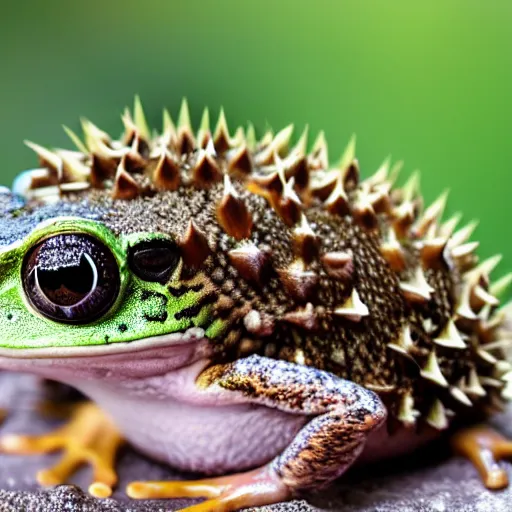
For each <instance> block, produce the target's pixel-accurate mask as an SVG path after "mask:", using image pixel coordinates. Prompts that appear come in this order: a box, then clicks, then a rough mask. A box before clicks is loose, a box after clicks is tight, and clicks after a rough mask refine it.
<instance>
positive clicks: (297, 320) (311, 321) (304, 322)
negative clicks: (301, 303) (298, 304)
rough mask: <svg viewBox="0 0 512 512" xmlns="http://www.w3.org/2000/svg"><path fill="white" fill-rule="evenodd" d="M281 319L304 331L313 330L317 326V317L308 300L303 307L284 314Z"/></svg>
mask: <svg viewBox="0 0 512 512" xmlns="http://www.w3.org/2000/svg"><path fill="white" fill-rule="evenodd" d="M281 320H282V321H283V322H286V323H289V324H292V325H294V326H296V327H301V328H302V329H304V330H306V331H314V330H315V329H316V328H317V318H316V314H315V310H314V308H313V305H312V304H311V302H308V303H307V304H306V307H305V308H303V309H298V310H296V311H290V312H289V313H286V314H284V315H283V316H282V317H281Z"/></svg>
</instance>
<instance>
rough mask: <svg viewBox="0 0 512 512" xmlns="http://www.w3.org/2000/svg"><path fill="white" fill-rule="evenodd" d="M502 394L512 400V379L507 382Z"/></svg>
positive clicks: (506, 398)
mask: <svg viewBox="0 0 512 512" xmlns="http://www.w3.org/2000/svg"><path fill="white" fill-rule="evenodd" d="M501 396H502V397H503V398H504V399H505V400H507V401H509V402H510V401H512V381H507V382H506V384H505V387H504V388H503V390H502V392H501Z"/></svg>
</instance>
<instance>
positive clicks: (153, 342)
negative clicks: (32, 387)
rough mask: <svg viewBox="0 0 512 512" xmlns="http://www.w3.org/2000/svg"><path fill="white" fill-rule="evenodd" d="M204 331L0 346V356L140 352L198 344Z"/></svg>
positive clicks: (90, 354)
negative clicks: (94, 341) (79, 343)
mask: <svg viewBox="0 0 512 512" xmlns="http://www.w3.org/2000/svg"><path fill="white" fill-rule="evenodd" d="M205 339H206V338H205V332H204V329H202V328H201V327H190V328H189V329H186V330H185V331H181V332H173V333H169V334H161V335H159V336H151V337H148V338H140V339H136V340H132V341H122V342H121V341H120V342H117V343H111V344H105V345H89V346H79V347H71V346H67V347H59V346H55V347H43V348H34V347H32V348H21V349H15V348H0V357H5V358H7V359H64V358H78V357H94V356H106V355H110V354H126V353H130V352H140V351H144V350H148V349H152V348H164V347H168V346H179V345H189V344H193V343H196V344H199V343H200V342H201V341H204V340H205Z"/></svg>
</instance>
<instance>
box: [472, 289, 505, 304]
mask: <svg viewBox="0 0 512 512" xmlns="http://www.w3.org/2000/svg"><path fill="white" fill-rule="evenodd" d="M471 299H472V303H476V306H475V307H474V308H473V309H477V308H481V307H483V306H484V305H485V304H487V305H489V306H491V307H496V306H499V305H500V301H499V300H498V299H497V298H496V297H494V296H493V295H492V294H491V293H489V292H488V291H487V290H486V289H485V288H483V287H482V286H480V285H479V284H477V285H476V286H474V287H473V289H472V295H471Z"/></svg>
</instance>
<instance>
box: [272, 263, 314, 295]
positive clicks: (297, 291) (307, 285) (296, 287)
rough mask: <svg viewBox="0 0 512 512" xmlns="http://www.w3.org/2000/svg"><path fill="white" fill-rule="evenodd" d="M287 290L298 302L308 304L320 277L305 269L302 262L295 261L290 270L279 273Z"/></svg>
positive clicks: (282, 270)
mask: <svg viewBox="0 0 512 512" xmlns="http://www.w3.org/2000/svg"><path fill="white" fill-rule="evenodd" d="M277 272H278V274H279V277H280V279H281V281H282V283H283V285H284V287H285V289H286V290H287V291H288V293H290V295H292V296H293V297H294V298H295V299H296V300H299V301H303V302H306V301H308V300H309V299H310V298H311V297H312V295H313V294H314V293H315V291H316V288H317V285H318V276H317V275H316V274H315V273H314V272H311V271H307V270H305V268H304V263H303V262H302V261H301V260H296V261H294V262H293V263H292V264H291V265H290V266H289V267H288V268H286V269H281V270H278V271H277Z"/></svg>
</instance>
